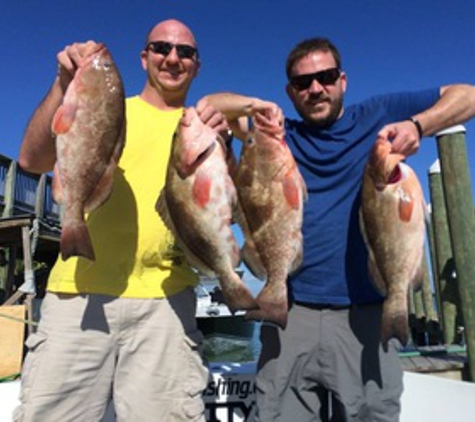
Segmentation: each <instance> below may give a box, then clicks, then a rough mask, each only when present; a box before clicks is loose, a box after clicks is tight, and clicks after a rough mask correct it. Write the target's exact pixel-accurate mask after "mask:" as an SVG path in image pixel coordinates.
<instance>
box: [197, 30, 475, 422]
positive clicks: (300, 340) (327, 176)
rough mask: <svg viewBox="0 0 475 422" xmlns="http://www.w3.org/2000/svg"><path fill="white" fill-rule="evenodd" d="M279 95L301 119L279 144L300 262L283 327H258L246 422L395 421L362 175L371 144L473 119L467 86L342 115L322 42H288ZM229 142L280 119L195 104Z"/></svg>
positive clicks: (403, 147) (263, 104) (474, 107)
mask: <svg viewBox="0 0 475 422" xmlns="http://www.w3.org/2000/svg"><path fill="white" fill-rule="evenodd" d="M286 73H287V78H288V84H287V86H286V91H287V94H288V96H289V98H290V99H291V101H292V103H293V105H294V107H295V109H296V110H297V112H298V114H299V115H300V117H301V120H294V119H286V120H285V129H286V141H287V143H288V145H289V147H290V149H291V150H292V152H293V154H294V156H295V159H296V161H297V163H298V165H299V168H300V171H301V173H302V175H303V177H304V179H305V182H306V184H307V189H308V201H307V202H306V204H305V208H304V223H303V237H304V259H303V264H302V266H301V267H300V269H299V270H297V272H296V273H295V274H292V275H291V276H290V277H289V280H288V286H289V295H290V303H291V305H290V310H289V320H288V324H287V327H286V328H285V329H281V328H279V327H276V326H273V325H271V324H266V323H265V322H264V323H263V325H262V328H261V342H262V351H261V356H260V359H259V363H258V375H257V383H256V387H257V408H258V412H257V413H258V414H257V418H256V420H258V421H260V422H268V421H273V422H288V421H295V422H304V421H320V420H328V419H326V416H325V415H324V412H323V409H325V408H326V407H327V405H328V397H329V396H328V394H329V392H330V393H331V395H332V397H333V402H332V415H333V416H332V419H331V420H333V421H361V422H370V421H397V420H398V418H399V413H400V396H401V393H402V388H403V386H402V370H401V367H400V364H399V360H398V356H397V353H396V347H397V346H398V344H397V343H396V340H391V341H390V343H389V345H388V348H387V349H385V348H384V347H382V344H381V342H380V316H381V303H382V300H383V298H382V297H381V296H380V295H379V294H378V293H377V292H376V291H375V289H374V288H373V287H372V284H371V282H370V280H369V275H368V269H367V251H366V247H365V244H364V241H363V239H362V237H361V234H360V229H359V224H358V209H359V204H360V189H361V183H362V175H363V168H364V165H365V163H366V161H367V157H368V153H369V151H370V149H371V147H372V145H373V144H374V142H375V141H376V139H377V138H378V137H382V138H385V139H389V140H391V141H392V145H393V150H394V151H396V152H400V153H402V154H404V155H405V156H409V155H411V154H414V153H415V152H416V151H417V150H418V148H419V145H420V141H421V138H422V137H423V136H427V135H432V134H434V133H436V132H438V131H440V130H442V129H444V128H447V127H448V126H452V125H455V124H459V123H462V122H464V121H466V120H468V119H470V118H472V117H473V116H474V115H475V88H474V87H473V86H469V85H451V86H444V87H441V88H437V89H428V90H424V91H418V92H411V93H399V94H391V95H381V96H377V97H373V98H370V99H368V100H366V101H363V102H362V103H360V104H354V105H350V106H348V107H346V108H344V107H343V98H344V94H345V91H346V89H347V75H346V74H345V72H344V71H343V70H342V64H341V58H340V54H339V52H338V50H337V48H336V47H335V46H334V45H333V44H332V43H331V42H330V41H329V40H327V39H323V38H315V39H309V40H305V41H303V42H301V43H299V44H298V45H297V46H296V47H295V48H294V49H293V50H292V51H291V52H290V54H289V56H288V59H287V64H286ZM205 100H206V101H207V102H208V103H209V104H212V105H214V106H215V107H216V108H218V109H219V110H221V111H222V112H223V113H224V114H225V115H226V116H227V117H228V121H229V123H230V125H231V127H232V129H233V131H234V133H235V135H236V136H237V137H238V138H239V139H242V140H246V139H248V138H249V137H250V136H252V131H251V128H250V125H249V116H252V115H253V114H255V113H259V112H261V111H269V110H271V111H273V112H275V113H282V112H281V110H280V109H279V108H278V106H277V105H276V104H273V103H270V102H267V101H263V100H261V99H259V98H255V97H246V96H242V95H238V94H232V93H219V94H213V95H211V96H208V97H207V98H206V99H205Z"/></svg>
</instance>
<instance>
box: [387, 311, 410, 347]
mask: <svg viewBox="0 0 475 422" xmlns="http://www.w3.org/2000/svg"><path fill="white" fill-rule="evenodd" d="M392 337H394V338H397V339H398V340H399V341H400V342H401V344H402V345H403V346H405V345H407V342H408V340H409V322H408V316H407V308H405V307H402V308H398V309H394V307H391V306H389V305H388V303H387V302H385V303H384V305H383V315H382V321H381V341H382V343H383V345H387V343H388V341H389V339H391V338H392Z"/></svg>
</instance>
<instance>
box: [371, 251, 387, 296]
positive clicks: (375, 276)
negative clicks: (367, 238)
mask: <svg viewBox="0 0 475 422" xmlns="http://www.w3.org/2000/svg"><path fill="white" fill-rule="evenodd" d="M368 272H369V275H370V279H371V281H372V283H373V286H374V288H375V289H376V290H377V292H378V293H379V294H380V295H381V296H383V297H386V295H387V294H388V289H387V286H386V282H385V281H384V278H383V276H382V275H381V272H380V271H379V268H378V266H377V265H376V262H375V260H374V257H373V255H372V252H371V255H370V256H369V257H368Z"/></svg>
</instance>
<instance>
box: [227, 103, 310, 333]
mask: <svg viewBox="0 0 475 422" xmlns="http://www.w3.org/2000/svg"><path fill="white" fill-rule="evenodd" d="M252 131H253V133H252V137H251V138H250V139H249V140H248V141H247V142H246V143H245V144H244V146H243V150H242V154H241V159H240V161H239V164H238V167H237V170H236V174H235V175H234V180H235V185H236V189H237V192H238V198H239V209H240V211H239V212H238V214H237V219H238V222H239V223H240V224H241V227H242V229H243V233H244V239H245V242H244V246H243V250H242V256H243V260H244V262H245V263H246V265H247V266H248V267H249V269H250V270H251V271H252V273H253V274H254V275H255V276H256V277H258V278H260V279H262V280H264V279H266V284H265V285H264V287H263V289H262V290H261V292H260V293H259V295H258V297H257V302H258V305H259V309H258V310H252V311H249V312H247V314H246V317H247V318H248V319H256V320H264V321H270V322H274V323H276V324H278V325H280V326H281V327H285V326H286V324H287V314H288V298H287V276H288V275H289V273H291V272H293V271H295V270H296V269H297V268H298V267H299V266H300V264H301V262H302V257H303V243H302V230H301V229H302V219H303V203H304V201H305V200H306V198H307V189H306V186H305V182H304V180H303V178H302V176H301V174H300V172H299V170H298V168H297V164H296V163H295V160H294V158H293V156H292V153H291V151H290V149H289V147H288V146H287V144H286V142H285V140H284V135H285V131H284V127H283V121H282V119H281V118H279V116H278V114H277V113H273V112H271V111H268V112H259V113H257V114H256V115H255V116H254V118H253V129H252Z"/></svg>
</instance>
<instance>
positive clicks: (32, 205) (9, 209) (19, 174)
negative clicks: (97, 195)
mask: <svg viewBox="0 0 475 422" xmlns="http://www.w3.org/2000/svg"><path fill="white" fill-rule="evenodd" d="M0 211H1V216H2V217H3V218H5V217H14V216H15V215H24V214H34V215H35V216H36V217H37V218H39V219H40V220H45V221H48V222H49V223H53V224H57V225H59V223H60V207H59V206H58V204H56V203H55V202H54V201H53V197H52V177H51V176H50V175H49V174H42V175H37V174H32V173H28V172H26V171H25V170H23V169H21V168H20V167H19V166H18V164H17V163H16V162H15V161H14V160H11V159H10V158H8V157H5V156H3V155H0Z"/></svg>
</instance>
